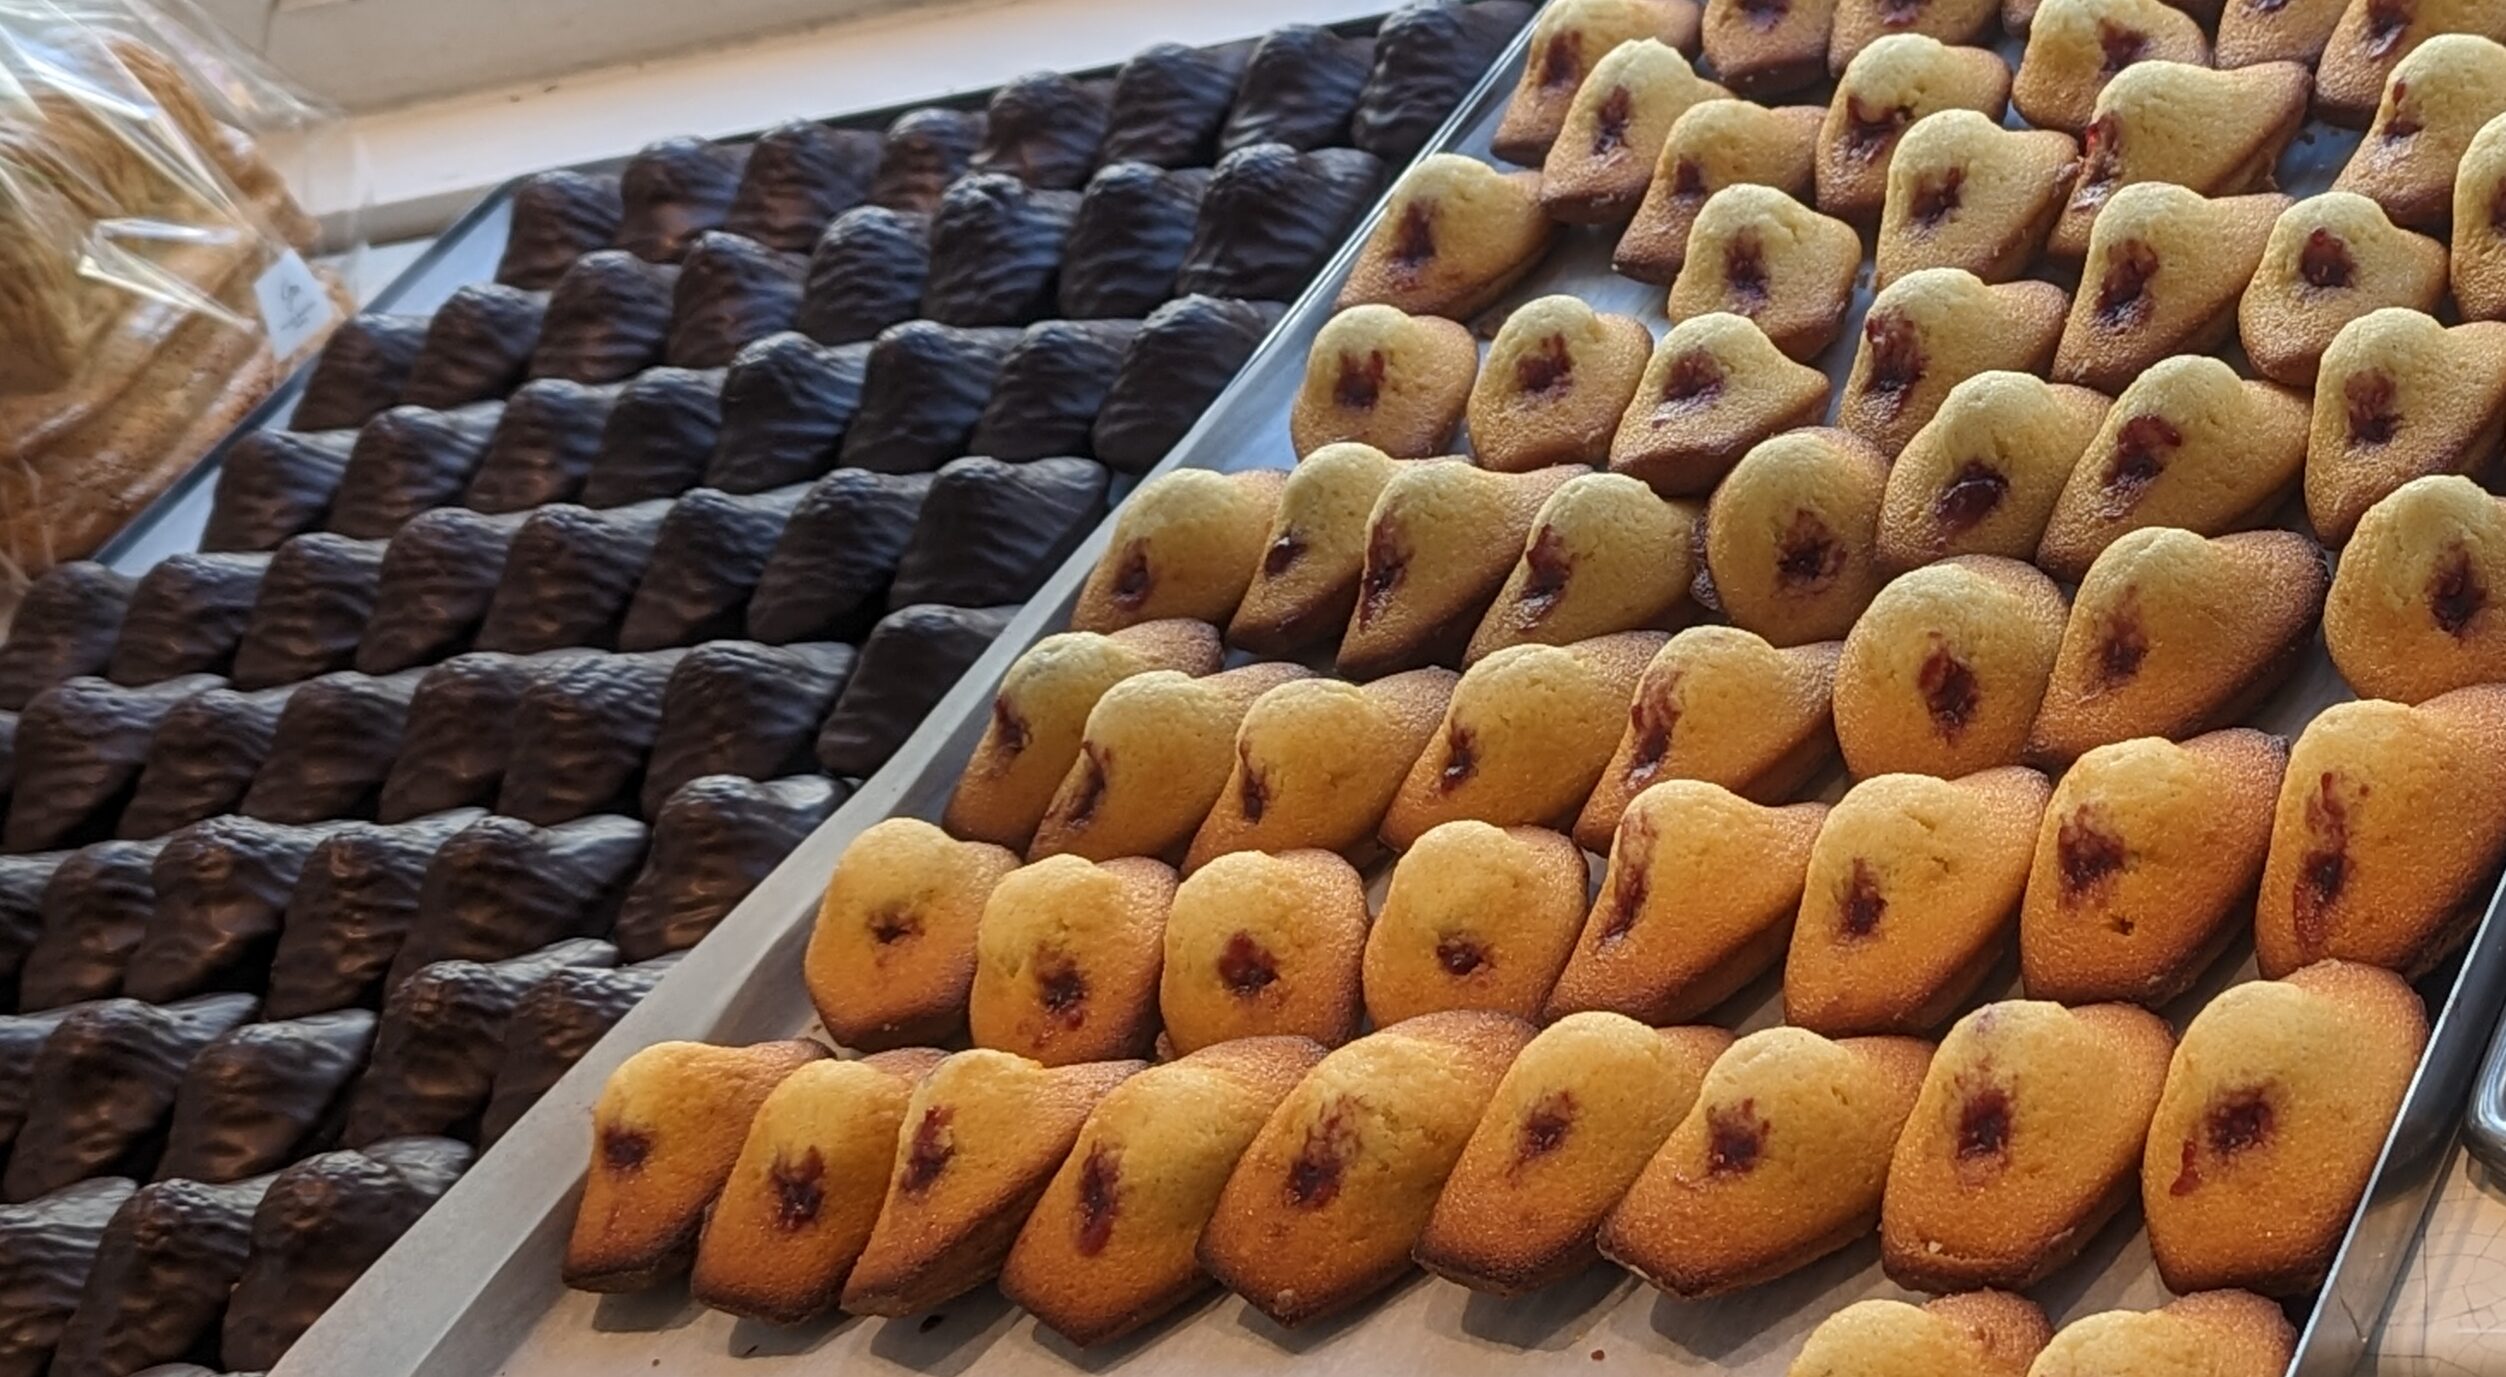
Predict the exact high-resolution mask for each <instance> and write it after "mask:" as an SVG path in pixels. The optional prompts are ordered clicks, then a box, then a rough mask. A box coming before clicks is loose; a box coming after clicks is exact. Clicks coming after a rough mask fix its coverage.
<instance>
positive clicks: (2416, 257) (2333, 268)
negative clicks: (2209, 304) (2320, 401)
mask: <svg viewBox="0 0 2506 1377" xmlns="http://www.w3.org/2000/svg"><path fill="white" fill-rule="evenodd" d="M2444 296H2445V246H2444V245H2443V244H2440V243H2438V242H2437V241H2435V240H2433V239H2430V238H2428V237H2427V236H2425V235H2421V234H2412V233H2411V232H2410V231H2408V230H2405V229H2400V228H2397V227H2396V226H2395V225H2394V224H2393V222H2392V221H2391V220H2388V219H2386V218H2385V215H2384V208H2383V207H2381V206H2379V205H2377V204H2376V203H2375V202H2373V201H2370V200H2368V199H2367V198H2366V197H2364V196H2360V195H2358V194H2356V193H2355V192H2348V191H2327V192H2325V193H2324V194H2322V195H2321V196H2310V197H2307V198H2306V199H2305V200H2303V201H2300V202H2298V203H2297V204H2296V205H2293V206H2290V207H2289V208H2288V209H2287V210H2285V211H2283V212H2281V214H2280V218H2279V221H2278V223H2276V224H2274V225H2273V226H2272V227H2271V239H2270V242H2269V243H2267V244H2265V245H2264V246H2263V251H2262V262H2261V263H2260V264H2259V265H2258V266H2256V268H2255V269H2254V278H2253V281H2252V282H2250V283H2248V284H2247V285H2246V287H2245V295H2244V297H2243V298H2242V299H2241V300H2240V301H2238V303H2237V307H2236V323H2237V334H2238V336H2239V337H2240V338H2241V339H2242V340H2243V342H2244V345H2245V356H2246V357H2247V358H2250V359H2252V360H2253V361H2254V371H2255V372H2257V373H2260V374H2262V375H2263V376H2264V377H2266V378H2269V379H2271V380H2272V381H2273V382H2277V383H2285V384H2287V385H2288V386H2290V387H2302V388H2307V389H2309V390H2311V389H2312V388H2313V387H2314V385H2315V371H2316V369H2317V368H2319V367H2320V366H2321V365H2322V362H2323V351H2324V350H2325V349H2327V348H2330V347H2331V344H2332V340H2333V338H2334V337H2335V336H2337V335H2339V334H2340V333H2341V328H2342V327H2343V326H2345V325H2347V324H2349V323H2350V322H2351V321H2353V320H2356V319H2358V318H2359V317H2360V316H2363V315H2365V314H2367V313H2368V312H2370V311H2375V310H2381V309H2382V308H2384V307H2387V306H2407V307H2409V308H2411V309H2412V310H2415V311H2433V310H2435V309H2436V304H2437V302H2438V301H2440V300H2442V299H2443V298H2444Z"/></svg>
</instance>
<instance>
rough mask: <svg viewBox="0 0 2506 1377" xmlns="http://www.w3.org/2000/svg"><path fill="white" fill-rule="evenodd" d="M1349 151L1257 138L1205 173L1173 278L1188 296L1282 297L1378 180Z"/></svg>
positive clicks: (1336, 241)
mask: <svg viewBox="0 0 2506 1377" xmlns="http://www.w3.org/2000/svg"><path fill="white" fill-rule="evenodd" d="M1383 171H1384V167H1383V163H1382V162H1381V161H1380V160H1378V159H1377V158H1376V157H1375V155H1374V154H1372V153H1361V152H1359V151H1358V150H1356V149H1354V148H1324V149H1318V150H1316V151H1314V152H1311V153H1299V152H1297V151H1296V150H1295V149H1293V148H1290V147H1288V146H1287V145H1285V144H1278V143H1257V144H1254V145H1251V146H1250V147H1246V148H1239V149H1237V150H1236V151H1235V152H1233V153H1230V154H1228V155H1227V156H1226V158H1225V159H1224V160H1222V161H1221V162H1220V163H1219V164H1218V166H1217V167H1216V168H1214V169H1212V170H1211V172H1210V183H1209V192H1208V194H1207V195H1205V196H1203V197H1202V199H1201V219H1200V223H1199V224H1198V225H1197V226H1195V227H1194V229H1193V234H1192V247H1191V249H1190V250H1189V251H1187V252H1186V253H1185V254H1184V260H1183V269H1182V271H1181V272H1179V273H1178V274H1177V275H1176V278H1175V283H1176V286H1177V287H1178V288H1180V289H1181V290H1183V291H1185V292H1199V293H1206V294H1208V295H1211V296H1232V297H1248V298H1255V299H1265V300H1277V301H1288V300H1293V299H1294V298H1295V297H1296V295H1297V294H1298V293H1299V292H1302V291H1303V290H1305V284H1306V283H1308V282H1311V281H1313V279H1314V275H1315V274H1316V273H1317V272H1320V271H1321V270H1322V266H1323V264H1324V263H1325V262H1326V261H1328V260H1329V259H1330V257H1331V254H1332V251H1333V250H1335V249H1337V248H1339V247H1340V241H1341V240H1343V239H1345V238H1347V237H1348V233H1349V227H1350V226H1352V225H1354V224H1356V223H1357V219H1358V216H1359V215H1360V214H1362V213H1364V211H1365V209H1366V206H1367V204H1368V203H1369V202H1371V201H1373V200H1374V199H1375V192H1376V190H1377V189H1378V188H1379V187H1380V185H1381V184H1382V181H1383Z"/></svg>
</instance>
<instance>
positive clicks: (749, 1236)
mask: <svg viewBox="0 0 2506 1377" xmlns="http://www.w3.org/2000/svg"><path fill="white" fill-rule="evenodd" d="M945 1055H947V1054H946V1053H943V1052H940V1051H937V1050H935V1049H933V1048H929V1047H914V1048H905V1049H900V1050H897V1051H893V1052H881V1053H879V1054H878V1055H876V1056H873V1057H867V1058H864V1059H863V1060H861V1061H834V1060H826V1061H813V1062H809V1063H807V1064H806V1065H804V1066H802V1067H800V1068H799V1069H798V1070H796V1071H794V1072H793V1073H792V1074H791V1075H789V1076H786V1077H785V1078H784V1079H783V1081H782V1083H781V1084H779V1085H777V1086H775V1088H774V1091H773V1093H771V1094H769V1095H767V1096H766V1099H765V1103H763V1104H761V1105H759V1106H758V1107H757V1114H756V1117H755V1118H754V1119H753V1120H751V1121H750V1123H749V1126H748V1140H747V1141H746V1142H745V1143H743V1144H742V1145H741V1147H740V1156H739V1161H738V1163H737V1164H736V1165H734V1166H733V1167H732V1168H731V1175H730V1177H729V1179H728V1180H726V1181H725V1182H724V1183H723V1187H722V1195H721V1198H720V1199H718V1200H716V1201H715V1202H714V1207H713V1211H712V1213H710V1214H709V1215H707V1216H706V1219H705V1233H704V1238H703V1240H702V1241H701V1242H699V1243H698V1244H697V1247H696V1268H695V1270H694V1272H692V1273H691V1274H690V1276H689V1278H688V1290H689V1292H690V1293H691V1294H693V1295H694V1296H695V1297H696V1299H698V1300H700V1301H702V1302H704V1303H705V1304H707V1305H710V1306H712V1307H713V1308H714V1309H716V1310H723V1311H728V1312H729V1313H731V1314H734V1315H741V1316H746V1317H748V1318H751V1319H759V1320H771V1321H773V1322H775V1323H777V1324H798V1323H800V1322H802V1321H804V1320H810V1319H815V1318H816V1317H817V1316H819V1315H821V1314H824V1313H825V1312H826V1311H827V1310H829V1309H831V1308H833V1306H834V1305H835V1302H836V1299H837V1298H838V1297H840V1296H842V1295H843V1294H844V1281H845V1278H847V1277H849V1276H851V1275H852V1272H853V1263H854V1262H855V1261H856V1260H858V1259H859V1258H860V1257H861V1250H862V1248H863V1247H864V1246H865V1245H867V1244H868V1243H869V1242H870V1228H871V1226H872V1225H873V1224H875V1223H877V1222H878V1219H879V1206H880V1204H881V1202H883V1201H884V1200H885V1199H886V1197H887V1174H888V1169H889V1168H890V1167H892V1166H894V1165H895V1163H896V1142H897V1137H898V1129H899V1128H900V1127H901V1126H902V1125H903V1124H904V1122H905V1102H906V1100H907V1099H908V1098H910V1097H911V1096H912V1094H913V1093H914V1083H915V1082H917V1081H919V1080H921V1079H922V1077H923V1074H924V1073H925V1072H928V1071H929V1070H930V1069H931V1068H932V1067H935V1066H937V1065H939V1064H940V1059H941V1058H942V1057H944V1056H945Z"/></svg>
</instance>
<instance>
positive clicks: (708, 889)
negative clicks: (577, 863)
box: [614, 743, 853, 961]
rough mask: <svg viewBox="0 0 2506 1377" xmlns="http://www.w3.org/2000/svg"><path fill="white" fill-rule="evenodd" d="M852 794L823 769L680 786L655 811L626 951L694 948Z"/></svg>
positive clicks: (622, 930) (621, 931)
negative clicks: (767, 778)
mask: <svg viewBox="0 0 2506 1377" xmlns="http://www.w3.org/2000/svg"><path fill="white" fill-rule="evenodd" d="M805 752H806V743H804V753H805ZM852 792H853V791H852V788H851V786H849V785H846V784H844V783H841V782H840V781H837V780H831V779H828V778H826V777H825V776H823V775H815V774H805V775H793V776H791V777H789V778H786V779H777V780H772V781H767V782H763V783H760V782H758V781H756V780H752V779H748V778H746V777H744V776H741V775H728V774H723V775H703V776H700V777H698V778H696V779H692V780H689V781H688V782H687V783H685V784H683V785H681V786H679V788H678V789H677V790H676V791H674V792H673V793H672V794H671V795H670V797H669V801H668V802H666V803H664V804H662V805H661V807H660V808H659V809H658V810H656V811H655V813H654V815H653V846H652V854H651V855H650V856H649V857H648V858H646V860H645V862H644V872H643V873H642V874H640V875H638V876H636V877H635V885H634V887H633V888H631V889H629V890H628V891H627V896H626V903H625V905H624V906H623V907H621V908H620V909H619V910H618V929H617V932H616V933H615V934H614V937H615V939H616V941H617V943H618V950H619V951H620V952H621V953H623V954H624V955H625V956H626V958H627V959H628V960H630V961H641V960H644V959H646V958H648V957H654V956H659V955H661V954H663V953H664V952H674V951H683V950H685V949H687V948H689V947H692V946H695V945H696V944H697V943H698V942H699V941H702V940H703V939H704V936H705V934H706V933H709V932H711V931H713V929H714V925H715V924H716V923H719V922H721V921H722V920H723V918H724V917H725V916H726V915H728V914H729V913H730V912H731V910H732V908H733V907H735V906H737V905H738V903H739V902H740V900H742V899H745V898H747V897H748V892H749V891H750V890H752V889H755V888H756V887H757V886H758V884H759V883H760V882H762V881H763V880H764V879H765V878H766V876H767V875H768V874H769V873H770V872H772V871H773V869H774V868H775V867H776V866H778V865H781V864H782V863H783V858H784V857H786V856H789V855H791V854H792V848H794V847H796V846H798V845H800V844H801V839H802V838H804V837H806V836H808V835H809V834H810V832H811V831H813V830H814V829H815V828H816V827H817V826H818V824H819V823H822V822H824V821H826V820H827V817H828V816H829V815H830V814H832V813H834V812H835V810H836V809H837V808H838V807H840V806H841V805H842V804H843V802H844V800H845V799H846V798H848V797H850V796H851V794H852Z"/></svg>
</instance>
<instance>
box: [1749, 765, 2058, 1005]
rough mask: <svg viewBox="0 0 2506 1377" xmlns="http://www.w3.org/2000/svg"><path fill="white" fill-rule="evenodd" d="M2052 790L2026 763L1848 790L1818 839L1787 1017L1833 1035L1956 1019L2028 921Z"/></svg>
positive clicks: (1895, 778) (1884, 778) (1885, 779)
mask: <svg viewBox="0 0 2506 1377" xmlns="http://www.w3.org/2000/svg"><path fill="white" fill-rule="evenodd" d="M2049 792H2050V790H2049V788H2048V786H2047V785H2046V783H2045V777H2044V776H2043V775H2040V774H2038V773H2036V772H2035V771H2034V770H2027V769H2021V768H2019V767H2017V766H2004V767H2002V768H2000V769H1997V770H1986V771H1983V772H1982V773H1980V774H1972V775H1968V776H1967V777H1966V778H1964V779H1934V778H1932V777H1931V776H1930V775H1881V776H1879V777H1878V778H1876V779H1866V780H1864V781H1862V782H1861V783H1859V784H1856V785H1855V786H1853V787H1852V788H1851V789H1848V790H1846V791H1845V796H1844V798H1843V799H1842V800H1841V801H1840V802H1838V803H1837V805H1836V806H1835V807H1834V808H1833V809H1831V810H1829V812H1828V815H1827V824H1826V826H1824V827H1822V828H1820V829H1819V838H1818V841H1817V843H1816V844H1815V845H1813V846H1812V847H1811V848H1810V873H1809V877H1808V879H1807V880H1806V881H1804V883H1803V886H1802V892H1801V913H1800V915H1799V917H1798V918H1797V919H1796V920H1795V921H1794V923H1793V934H1792V950H1791V952H1790V954H1789V955H1788V956H1787V957H1786V958H1785V961H1784V1018H1785V1020H1786V1021H1787V1022H1790V1023H1793V1024H1797V1025H1799V1026H1800V1027H1803V1028H1808V1029H1810V1030H1812V1031H1814V1032H1820V1033H1825V1034H1827V1035H1828V1036H1830V1037H1842V1036H1846V1035H1848V1034H1858V1033H1887V1032H1908V1031H1920V1030H1924V1029H1930V1028H1937V1027H1939V1026H1940V1025H1942V1024H1944V1023H1947V1022H1948V1021H1949V1019H1950V1016H1951V1015H1952V1014H1954V1013H1956V1012H1957V1009H1958V1006H1960V1005H1961V1004H1964V1003H1965V1002H1966V1000H1967V997H1968V996H1969V995H1971V994H1973V993H1974V992H1975V988H1976V986H1977V984H1978V983H1980V982H1981V981H1982V980H1983V978H1984V975H1985V973H1986V972H1988V971H1989V970H1991V969H1992V964H1993V962H1994V960H1995V959H1996V958H1998V957H1999V956H2000V955H2001V952H2002V949H2003V944H2004V942H2005V940H2006V938H2007V937H2008V934H2009V932H2010V929H2011V928H2012V927H2013V926H2014V923H2013V920H2015V919H2016V918H2017V917H2018V914H2019V900H2020V899H2021V898H2022V897H2023V896H2024V895H2025V893H2026V890H2027V872H2028V862H2029V858H2030V857H2031V856H2032V854H2033V853H2034V851H2035V849H2036V830H2037V824H2038V822H2039V821H2040V820H2041V819H2042V818H2043V817H2044V815H2045V800H2046V796H2047V794H2048V793H2049Z"/></svg>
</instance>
